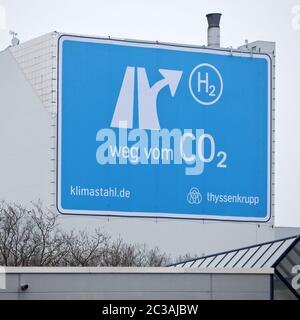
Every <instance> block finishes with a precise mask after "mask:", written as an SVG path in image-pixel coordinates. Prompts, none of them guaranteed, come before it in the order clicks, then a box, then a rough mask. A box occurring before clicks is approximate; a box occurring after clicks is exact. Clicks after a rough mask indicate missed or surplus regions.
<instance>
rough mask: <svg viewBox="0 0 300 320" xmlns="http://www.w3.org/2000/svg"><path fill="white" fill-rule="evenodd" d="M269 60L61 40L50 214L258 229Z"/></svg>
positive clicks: (265, 177) (264, 185)
mask: <svg viewBox="0 0 300 320" xmlns="http://www.w3.org/2000/svg"><path fill="white" fill-rule="evenodd" d="M270 116H271V60H270V58H269V56H268V55H265V54H255V53H247V52H238V51H226V50H223V51H222V50H214V49H207V48H201V47H187V46H179V45H178V46H177V45H170V44H169V45H167V44H158V43H146V42H133V41H121V40H111V39H95V38H87V37H77V36H69V35H63V36H61V37H60V39H59V62H58V141H57V143H58V144H57V153H58V161H57V208H58V211H59V212H61V213H64V214H88V215H116V216H139V217H166V218H168V217H170V218H187V219H218V220H240V221H267V220H268V219H269V218H270V198H271V197H270V153H271V150H270V148H271V122H270Z"/></svg>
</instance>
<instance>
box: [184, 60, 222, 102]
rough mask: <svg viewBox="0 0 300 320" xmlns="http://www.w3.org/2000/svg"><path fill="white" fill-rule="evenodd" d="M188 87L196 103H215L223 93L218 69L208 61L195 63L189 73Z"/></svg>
mask: <svg viewBox="0 0 300 320" xmlns="http://www.w3.org/2000/svg"><path fill="white" fill-rule="evenodd" d="M189 89H190V93H191V95H192V97H193V98H194V99H195V100H196V101H197V102H198V103H200V104H202V105H205V106H209V105H212V104H214V103H216V102H217V101H218V100H219V99H220V98H221V96H222V93H223V79H222V76H221V74H220V72H219V70H218V69H217V68H216V67H214V66H213V65H211V64H208V63H202V64H199V65H197V66H196V67H195V68H194V69H193V71H192V72H191V74H190V79H189Z"/></svg>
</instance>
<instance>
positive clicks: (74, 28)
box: [0, 0, 300, 227]
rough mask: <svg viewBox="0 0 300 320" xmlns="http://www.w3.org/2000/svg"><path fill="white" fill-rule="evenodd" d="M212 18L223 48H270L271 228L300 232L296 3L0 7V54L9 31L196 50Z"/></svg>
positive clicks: (32, 2)
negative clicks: (255, 44) (260, 43)
mask: <svg viewBox="0 0 300 320" xmlns="http://www.w3.org/2000/svg"><path fill="white" fill-rule="evenodd" d="M214 11H216V12H221V13H223V17H222V20H221V28H222V31H221V32H222V33H221V43H222V46H224V47H228V46H233V47H237V46H239V45H241V44H243V42H244V40H245V39H248V40H249V41H255V40H270V41H275V42H276V44H277V56H276V59H277V61H276V66H277V70H276V77H277V79H276V213H275V214H276V224H277V225H286V226H298V227H299V226H300V210H299V208H298V190H299V181H300V164H299V163H300V161H299V160H300V159H299V157H300V143H299V140H298V139H299V138H300V134H299V132H298V118H299V116H300V111H299V107H300V105H299V102H298V101H299V97H298V94H299V91H300V90H299V89H300V82H299V79H298V77H299V75H300V61H299V56H300V0H262V1H261V0H252V1H241V0H239V1H238V0H184V1H183V0H164V1H161V0H160V1H159V0H152V1H142V0H140V1H139V0H126V1H124V0H123V1H122V0H110V1H103V0H85V1H79V0H64V1H61V0H60V1H58V0H42V1H41V0H0V19H2V20H0V50H2V49H4V48H6V47H7V46H8V45H9V43H10V36H9V35H8V30H9V29H12V30H14V31H16V32H18V33H19V38H20V39H21V41H26V40H29V39H32V38H34V37H37V36H39V35H42V34H44V33H47V32H49V31H53V30H57V31H61V32H71V33H80V34H93V35H103V36H107V35H110V36H112V37H121V38H134V39H145V40H159V41H166V42H177V43H190V44H200V45H202V44H206V28H207V23H206V19H205V14H206V13H208V12H214ZM297 12H298V15H297ZM298 16H299V17H298Z"/></svg>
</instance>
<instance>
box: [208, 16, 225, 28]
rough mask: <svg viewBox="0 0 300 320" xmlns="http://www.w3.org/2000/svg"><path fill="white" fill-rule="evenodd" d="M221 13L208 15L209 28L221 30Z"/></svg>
mask: <svg viewBox="0 0 300 320" xmlns="http://www.w3.org/2000/svg"><path fill="white" fill-rule="evenodd" d="M221 16H222V14H221V13H209V14H207V15H206V18H207V22H208V27H209V28H214V27H215V28H219V27H220V20H221Z"/></svg>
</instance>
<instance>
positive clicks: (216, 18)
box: [206, 13, 222, 48]
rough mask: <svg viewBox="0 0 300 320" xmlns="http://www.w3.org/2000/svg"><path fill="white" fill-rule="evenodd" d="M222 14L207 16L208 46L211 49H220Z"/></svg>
mask: <svg viewBox="0 0 300 320" xmlns="http://www.w3.org/2000/svg"><path fill="white" fill-rule="evenodd" d="M221 16H222V14H221V13H209V14H207V15H206V18H207V22H208V29H207V45H208V46H209V47H214V48H220V20H221Z"/></svg>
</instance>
